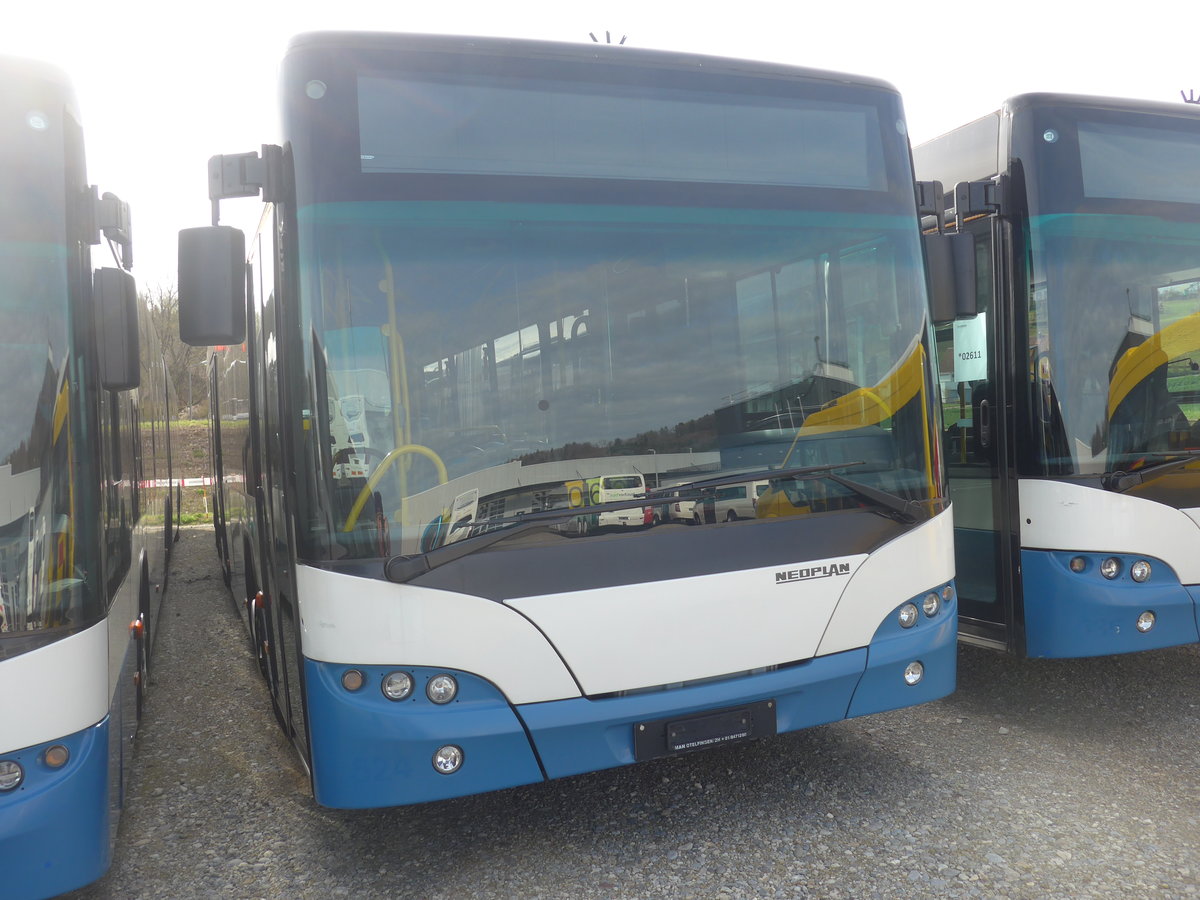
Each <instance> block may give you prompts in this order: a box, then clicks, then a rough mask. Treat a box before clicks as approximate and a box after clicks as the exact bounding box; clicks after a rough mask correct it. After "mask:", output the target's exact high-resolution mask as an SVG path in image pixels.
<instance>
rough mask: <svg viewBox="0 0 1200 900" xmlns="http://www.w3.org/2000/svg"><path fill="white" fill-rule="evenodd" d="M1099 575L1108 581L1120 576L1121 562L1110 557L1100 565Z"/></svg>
mask: <svg viewBox="0 0 1200 900" xmlns="http://www.w3.org/2000/svg"><path fill="white" fill-rule="evenodd" d="M1100 574H1101V575H1103V576H1104V577H1105V578H1107V579H1108V580H1109V581H1111V580H1112V579H1114V578H1116V577H1117V576H1118V575H1120V574H1121V561H1120V560H1119V559H1117V558H1116V557H1115V556H1110V557H1109V558H1108V559H1106V560H1104V562H1102V563H1100Z"/></svg>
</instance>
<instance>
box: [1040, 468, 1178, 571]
mask: <svg viewBox="0 0 1200 900" xmlns="http://www.w3.org/2000/svg"><path fill="white" fill-rule="evenodd" d="M1017 487H1018V496H1019V498H1020V503H1021V546H1022V547H1027V548H1030V549H1037V550H1078V551H1087V552H1092V553H1132V554H1141V555H1144V556H1153V557H1156V558H1157V559H1161V560H1162V561H1163V562H1165V563H1166V564H1167V565H1169V566H1170V567H1171V568H1172V569H1174V570H1175V574H1176V575H1178V576H1179V580H1180V581H1181V582H1182V583H1183V584H1200V528H1198V527H1197V521H1196V519H1197V518H1200V510H1178V509H1173V508H1172V507H1170V506H1164V505H1163V504H1162V503H1156V502H1155V501H1153V500H1143V499H1142V498H1140V497H1136V496H1131V495H1130V494H1120V493H1116V492H1114V491H1105V490H1100V489H1098V488H1094V487H1087V486H1085V485H1079V484H1068V483H1065V482H1061V481H1050V480H1038V479H1022V480H1021V481H1019V482H1018V483H1017Z"/></svg>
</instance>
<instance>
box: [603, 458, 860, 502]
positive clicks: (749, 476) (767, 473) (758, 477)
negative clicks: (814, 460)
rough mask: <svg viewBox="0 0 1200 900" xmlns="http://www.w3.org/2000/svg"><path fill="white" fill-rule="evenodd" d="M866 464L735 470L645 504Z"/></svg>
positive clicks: (668, 490)
mask: <svg viewBox="0 0 1200 900" xmlns="http://www.w3.org/2000/svg"><path fill="white" fill-rule="evenodd" d="M866 464H867V462H866V460H863V459H857V460H851V461H849V462H839V463H825V464H823V465H819V466H795V467H793V468H790V469H756V470H754V471H751V472H734V473H733V474H731V475H717V476H715V477H713V478H704V479H701V480H699V481H685V482H684V483H683V484H678V485H675V486H674V487H664V488H658V489H657V490H655V491H653V492H651V493H649V494H647V495H646V503H645V505H646V506H653V505H654V504H655V503H662V502H665V501H667V500H692V499H695V498H693V497H692V496H691V495H688V496H684V495H683V494H679V495H678V496H676V495H675V494H674V493H672V492H673V491H681V490H688V491H696V492H697V493H696V497H700V496H702V494H700V493H699V492H700V491H703V490H708V489H709V488H715V487H721V486H723V485H726V484H741V483H742V482H744V481H775V480H776V479H785V478H804V477H805V476H813V475H823V474H825V473H826V472H831V471H833V470H834V469H848V468H850V467H851V466H865V465H866ZM593 508H594V507H593Z"/></svg>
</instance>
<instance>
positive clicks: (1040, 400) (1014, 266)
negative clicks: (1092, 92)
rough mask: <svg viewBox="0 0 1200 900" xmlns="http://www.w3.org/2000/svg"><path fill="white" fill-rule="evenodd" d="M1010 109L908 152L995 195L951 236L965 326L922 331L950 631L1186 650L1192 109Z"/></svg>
mask: <svg viewBox="0 0 1200 900" xmlns="http://www.w3.org/2000/svg"><path fill="white" fill-rule="evenodd" d="M1006 110H1007V111H1008V114H1007V115H1006V116H997V117H988V118H986V119H983V120H980V121H979V122H977V123H974V124H973V125H972V126H968V127H966V128H964V129H962V130H961V131H960V132H959V133H958V135H957V138H959V139H960V140H956V136H955V135H950V136H947V137H946V138H945V139H939V140H938V141H933V142H931V143H930V144H928V145H925V146H923V147H921V148H918V150H917V165H918V172H919V173H920V174H921V177H929V178H936V177H947V176H946V175H943V174H941V173H950V172H955V173H958V172H965V171H970V169H969V167H970V166H971V165H974V166H975V171H974V172H973V176H972V177H975V178H979V177H981V176H985V175H993V174H998V175H999V177H1000V178H1001V179H1003V180H1004V185H1005V186H1006V190H1007V191H1008V193H1007V194H1005V195H1004V199H1003V201H1002V205H1001V207H1000V208H999V210H998V216H992V217H990V218H978V219H976V220H975V221H974V222H969V223H967V224H965V225H964V226H963V230H964V231H968V232H970V233H971V234H973V235H975V241H976V257H977V260H978V262H979V271H978V274H979V280H978V292H977V296H976V297H974V298H972V300H973V301H974V302H976V305H977V309H978V314H977V315H975V316H973V317H960V319H959V320H958V321H956V322H954V323H953V324H952V325H951V324H945V325H943V326H941V327H940V328H939V332H938V333H939V348H940V359H941V361H942V384H943V388H944V390H945V396H944V398H943V401H944V402H945V403H946V424H947V425H948V426H949V431H948V432H947V437H948V442H947V457H948V460H949V463H950V473H951V488H952V492H953V494H954V497H955V509H956V524H957V525H959V526H960V527H959V529H958V538H959V551H960V555H959V564H958V567H959V571H960V572H961V573H964V577H963V578H962V579H960V581H961V585H960V586H961V587H962V590H963V598H964V614H965V615H964V623H970V621H971V620H973V619H978V623H977V626H974V625H970V624H967V627H968V628H969V629H971V630H973V631H974V632H975V633H976V635H991V636H992V637H993V638H995V639H997V640H1000V641H1001V642H1003V643H1005V644H1007V645H1009V646H1011V647H1013V648H1014V649H1018V650H1023V651H1024V652H1027V653H1029V654H1030V655H1040V656H1083V655H1097V654H1103V653H1116V652H1124V651H1129V650H1137V649H1145V648H1150V647H1159V646H1166V645H1170V644H1178V643H1188V642H1193V641H1196V640H1197V631H1196V618H1195V613H1194V609H1193V602H1192V596H1191V588H1189V585H1195V584H1196V583H1197V582H1198V581H1200V569H1197V568H1196V567H1195V565H1194V563H1193V562H1192V561H1193V560H1194V559H1197V558H1198V557H1197V555H1196V552H1195V543H1196V541H1197V538H1198V537H1200V535H1197V533H1196V530H1195V529H1196V526H1195V523H1194V522H1193V520H1192V517H1191V515H1190V514H1189V513H1188V512H1187V510H1191V509H1195V508H1198V507H1200V493H1197V491H1196V488H1195V486H1194V484H1193V480H1194V471H1193V469H1194V466H1195V464H1194V463H1192V462H1191V457H1192V455H1193V454H1194V452H1195V451H1197V450H1200V392H1198V390H1197V389H1198V387H1200V376H1198V373H1200V264H1198V262H1197V260H1198V256H1197V250H1198V248H1200V178H1198V176H1197V174H1196V172H1195V171H1194V169H1195V167H1194V166H1191V165H1188V164H1187V161H1188V160H1189V159H1192V158H1194V156H1195V154H1196V152H1197V150H1198V149H1200V115H1197V114H1196V112H1195V111H1194V110H1192V109H1189V108H1188V107H1186V106H1180V107H1167V106H1165V105H1160V104H1139V103H1135V102H1132V101H1116V100H1112V101H1108V100H1101V99H1096V98H1077V97H1062V96H1055V95H1030V96H1025V97H1019V98H1016V99H1014V100H1012V101H1009V104H1008V105H1007V107H1006ZM972 134H973V135H975V138H974V140H973V144H972V141H963V140H961V138H962V137H963V136H964V135H972ZM950 147H956V148H957V149H956V151H955V153H954V154H951V153H949V152H948V148H950ZM964 148H966V149H964ZM998 151H999V154H998ZM997 155H999V158H1000V168H999V171H998V173H997V170H996V169H995V168H994V167H995V165H996V162H995V161H996V159H997ZM988 161H990V163H991V165H992V166H993V168H992V169H990V170H989V169H988V168H987V164H988ZM1018 170H1019V172H1020V178H1018V177H1016V173H1017V172H1018ZM959 218H960V219H962V218H963V216H961V215H960V216H959ZM1006 322H1013V323H1014V324H1013V326H1012V329H1013V330H1012V331H1006V330H1005V329H1006V327H1008V326H1006V325H1005V324H1004V323H1006ZM1010 388H1011V390H1012V391H1013V393H1011V394H1009V390H1010ZM1006 403H1007V404H1011V409H1012V414H1011V416H1008V415H1005V414H1004V413H1003V410H1004V409H1005V408H1006V407H1005V404H1006ZM1194 427H1195V428H1196V431H1195V432H1193V428H1194ZM1011 472H1015V475H1016V477H1015V479H1014V478H1012V477H1011V476H1010V474H1008V473H1011ZM960 501H962V502H960ZM1005 509H1007V510H1019V512H1017V513H1016V514H1009V515H1005V514H1004V513H1003V510H1005ZM1003 521H1010V522H1019V523H1021V524H1020V528H1019V534H1016V533H1012V534H1007V535H1006V531H1009V530H1010V529H1009V527H1008V526H1007V525H1004V524H1003ZM1010 540H1011V541H1012V542H1014V543H1018V544H1019V546H1020V548H1021V550H1020V559H1021V561H1022V567H1021V569H1020V570H1009V566H1010V565H1011V563H1012V561H1014V560H1015V559H1016V558H1017V557H1015V556H1012V555H1010V554H1009V553H1008V551H1007V550H1005V549H1004V548H1005V546H1006V545H1007V544H1008V542H1009V541H1010ZM1051 551H1053V552H1051ZM966 573H974V576H972V575H968V574H966ZM1067 597H1070V598H1071V600H1070V602H1067V601H1066V599H1065V598H1067Z"/></svg>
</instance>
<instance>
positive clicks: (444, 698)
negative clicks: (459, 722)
mask: <svg viewBox="0 0 1200 900" xmlns="http://www.w3.org/2000/svg"><path fill="white" fill-rule="evenodd" d="M425 696H427V697H428V698H429V699H430V700H432V701H433V702H434V703H437V704H439V705H440V704H443V703H449V702H450V701H451V700H453V699H454V698H455V697H457V696H458V682H457V681H455V680H454V676H453V675H434V676H433V677H432V678H430V679H429V684H427V685H426V686H425ZM455 768H458V767H457V766H455Z"/></svg>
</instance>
